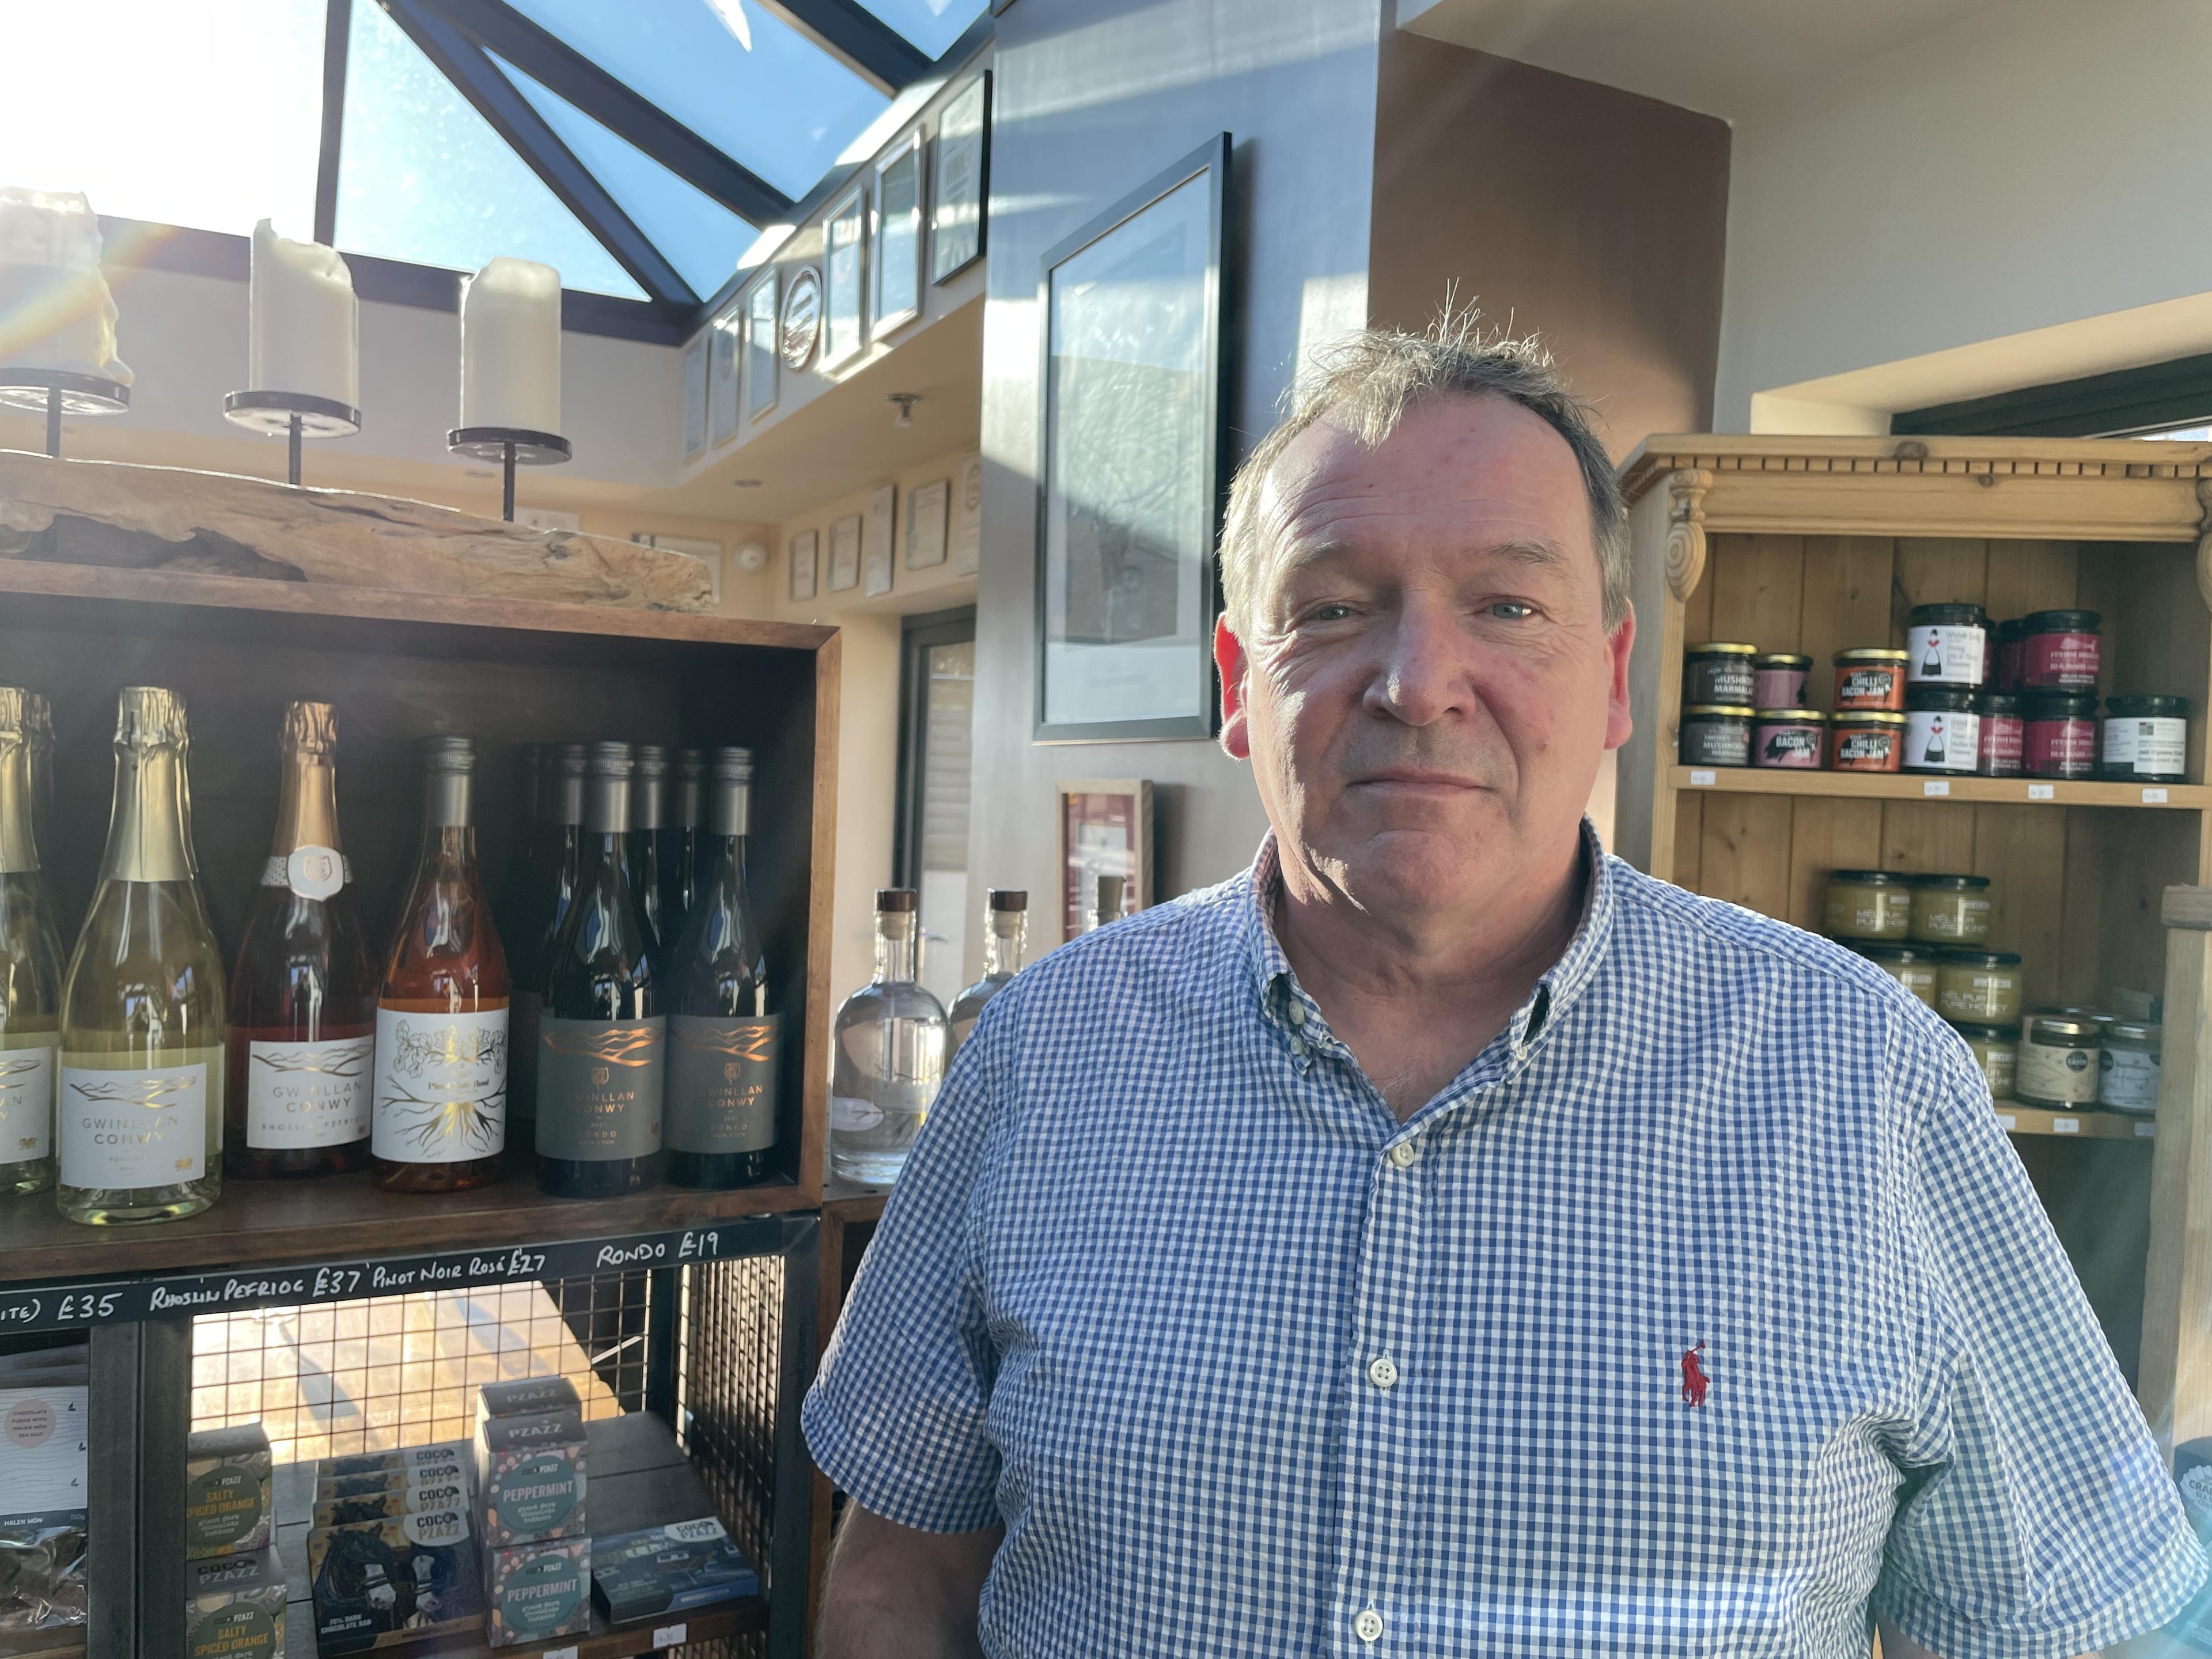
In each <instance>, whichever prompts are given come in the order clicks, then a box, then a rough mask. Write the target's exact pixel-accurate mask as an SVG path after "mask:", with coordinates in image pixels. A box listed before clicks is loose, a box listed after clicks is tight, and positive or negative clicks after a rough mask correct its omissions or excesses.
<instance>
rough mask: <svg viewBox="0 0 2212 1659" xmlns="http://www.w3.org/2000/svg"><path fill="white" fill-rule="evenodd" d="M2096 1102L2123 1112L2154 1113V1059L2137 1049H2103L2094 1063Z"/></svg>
mask: <svg viewBox="0 0 2212 1659" xmlns="http://www.w3.org/2000/svg"><path fill="white" fill-rule="evenodd" d="M2098 1066H2099V1068H2100V1076H2099V1078H2098V1081H2097V1098H2098V1099H2099V1100H2100V1101H2101V1102H2103V1103H2105V1104H2106V1105H2107V1106H2112V1107H2116V1108H2118V1109H2119V1110H2121V1111H2124V1112H2154V1111H2156V1110H2157V1109H2158V1076H2159V1064H2158V1056H2157V1055H2156V1054H2145V1053H2144V1052H2143V1051H2142V1050H2141V1049H2139V1048H2107V1049H2106V1050H2105V1052H2104V1054H2103V1056H2102V1058H2101V1059H2100V1060H2099V1061H2098Z"/></svg>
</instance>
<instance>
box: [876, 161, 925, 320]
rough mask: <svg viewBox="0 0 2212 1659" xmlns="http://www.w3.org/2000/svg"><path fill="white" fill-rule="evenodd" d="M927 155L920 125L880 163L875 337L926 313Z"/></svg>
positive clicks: (877, 188)
mask: <svg viewBox="0 0 2212 1659" xmlns="http://www.w3.org/2000/svg"><path fill="white" fill-rule="evenodd" d="M921 155H922V143H921V132H920V131H915V133H913V134H912V135H911V136H910V137H908V139H907V141H906V142H905V143H902V144H901V145H900V146H899V147H898V149H896V150H894V151H892V152H891V154H890V155H886V156H885V157H884V159H883V160H882V161H878V162H877V163H876V207H875V216H874V221H873V225H874V229H873V237H874V246H875V256H876V257H875V258H874V259H873V261H872V268H873V269H874V271H875V277H876V287H875V303H874V304H873V305H872V307H870V308H869V321H868V337H869V338H870V339H872V340H880V339H882V338H883V337H884V336H885V335H886V334H889V333H890V331H892V330H894V329H896V328H899V327H902V326H903V325H905V324H908V323H910V322H912V321H913V320H914V319H915V318H917V317H919V316H921V281H922V277H921Z"/></svg>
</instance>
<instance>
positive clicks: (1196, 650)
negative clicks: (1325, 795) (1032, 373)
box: [1035, 133, 1229, 743]
mask: <svg viewBox="0 0 2212 1659" xmlns="http://www.w3.org/2000/svg"><path fill="white" fill-rule="evenodd" d="M1228 172H1229V135H1228V134H1227V133H1221V134H1219V135H1218V136H1217V137H1214V138H1212V139H1211V140H1209V141H1208V142H1207V143H1204V144H1201V145H1200V147H1199V148H1198V149H1195V150H1194V151H1192V152H1191V154H1190V155H1187V156H1185V157H1184V158H1183V159H1182V161H1179V162H1177V163H1176V165H1175V166H1174V167H1170V168H1169V169H1168V170H1167V171H1166V172H1164V173H1161V174H1160V175H1159V176H1158V177H1157V178H1155V179H1152V180H1150V181H1149V182H1148V183H1146V184H1145V185H1142V186H1141V187H1140V188H1139V189H1138V190H1136V191H1133V192H1131V193H1130V194H1129V195H1128V196H1127V197H1123V198H1122V199H1121V201H1120V202H1118V203H1116V204H1115V205H1114V206H1113V207H1112V208H1109V210H1107V211H1106V212H1105V213H1103V214H1102V215H1100V216H1098V217H1097V219H1094V220H1093V221H1091V223H1090V224H1088V225H1086V226H1085V227H1084V228H1082V229H1081V230H1079V231H1078V232H1077V233H1076V234H1074V235H1073V236H1071V237H1069V238H1068V239H1067V240H1066V241H1064V242H1062V243H1060V245H1059V246H1056V247H1054V248H1053V249H1051V250H1050V251H1049V252H1047V253H1046V254H1045V256H1044V260H1043V270H1042V276H1041V278H1040V282H1039V292H1038V296H1037V298H1038V313H1039V315H1040V316H1041V317H1042V319H1043V327H1042V329H1041V330H1040V331H1039V332H1040V333H1041V335H1042V347H1043V356H1044V361H1043V364H1042V369H1041V371H1040V374H1039V383H1040V387H1041V398H1042V407H1041V408H1040V410H1039V411H1038V420H1037V429H1038V432H1039V433H1040V434H1041V435H1042V450H1043V453H1042V465H1041V466H1040V468H1039V472H1038V477H1039V482H1038V488H1037V519H1038V523H1037V590H1036V591H1037V620H1036V628H1037V644H1038V649H1037V653H1036V659H1037V685H1036V728H1035V736H1036V740H1037V741H1038V742H1040V743H1055V742H1057V743H1084V742H1100V741H1105V740H1109V739H1111V740H1126V739H1130V738H1206V737H1211V736H1212V734H1213V730H1214V722H1215V717H1216V714H1217V704H1216V702H1215V699H1214V686H1213V659H1212V631H1213V614H1214V604H1213V589H1214V569H1213V538H1214V532H1215V531H1216V529H1217V528H1218V525H1219V521H1220V480H1221V478H1222V476H1223V467H1222V422H1221V403H1222V399H1221V340H1222V325H1221V295H1222V288H1223V283H1222V224H1223V211H1222V209H1223V197H1224V195H1225V190H1226V186H1227V183H1228Z"/></svg>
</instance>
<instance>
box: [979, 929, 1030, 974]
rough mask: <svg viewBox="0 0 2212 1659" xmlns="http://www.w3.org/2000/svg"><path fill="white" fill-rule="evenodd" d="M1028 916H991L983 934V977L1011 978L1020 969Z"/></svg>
mask: <svg viewBox="0 0 2212 1659" xmlns="http://www.w3.org/2000/svg"><path fill="white" fill-rule="evenodd" d="M1028 936H1029V918H1028V917H1026V916H1018V917H1016V918H1014V919H1013V920H1012V921H1000V919H999V918H998V917H997V916H995V915H994V916H993V917H992V918H991V926H990V928H989V931H987V933H984V935H983V977H984V978H985V979H1000V978H1012V976H1013V975H1015V974H1017V973H1019V972H1020V971H1021V966H1022V947H1023V945H1024V944H1026V943H1027V942H1028Z"/></svg>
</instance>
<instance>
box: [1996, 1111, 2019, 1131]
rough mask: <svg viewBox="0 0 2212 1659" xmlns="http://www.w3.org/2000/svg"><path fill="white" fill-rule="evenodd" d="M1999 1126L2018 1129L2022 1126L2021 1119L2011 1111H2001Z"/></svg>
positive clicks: (1998, 1119) (1998, 1116)
mask: <svg viewBox="0 0 2212 1659" xmlns="http://www.w3.org/2000/svg"><path fill="white" fill-rule="evenodd" d="M1997 1127H1998V1128H2000V1129H2017V1128H2018V1127H2020V1120H2019V1119H2018V1118H2016V1117H2015V1116H2014V1115H2012V1114H2011V1113H2010V1112H1999V1113H1998V1114H1997Z"/></svg>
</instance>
